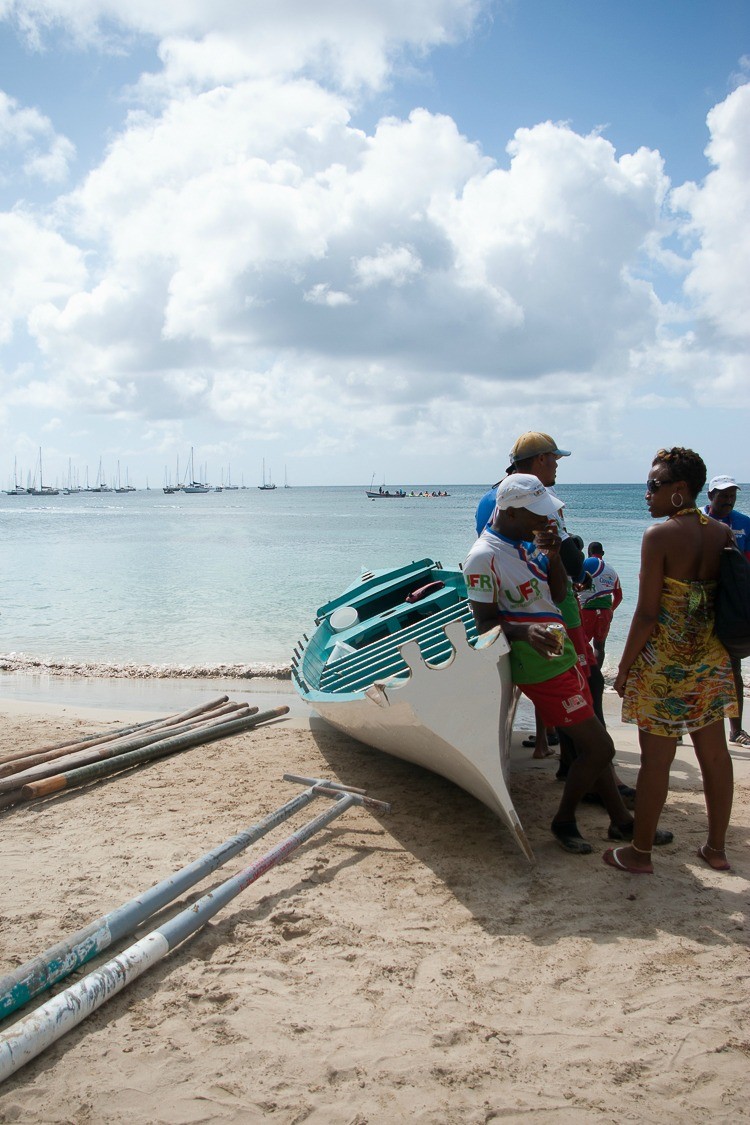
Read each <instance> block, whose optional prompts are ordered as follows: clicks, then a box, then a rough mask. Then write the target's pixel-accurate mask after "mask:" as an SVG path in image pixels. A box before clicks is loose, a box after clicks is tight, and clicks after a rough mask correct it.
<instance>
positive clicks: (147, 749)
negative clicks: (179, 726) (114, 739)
mask: <svg viewBox="0 0 750 1125" xmlns="http://www.w3.org/2000/svg"><path fill="white" fill-rule="evenodd" d="M288 710H289V708H288V707H274V708H273V710H271V711H261V712H260V714H258V715H248V716H247V717H246V718H243V719H229V720H228V721H227V722H225V723H221V724H219V725H217V726H203V727H201V729H200V730H197V731H188V732H187V733H185V734H180V735H177V736H176V737H174V738H167V739H163V740H162V741H160V742H156V743H154V744H153V745H150V746H144V747H142V748H141V749H140V750H133V751H132V752H131V753H129V754H118V755H116V756H115V757H114V758H113V759H109V758H108V759H105V760H104V761H98V762H92V763H90V764H88V765H85V766H82V767H81V768H80V769H73V770H68V771H67V772H66V773H60V774H56V775H54V776H52V777H46V778H43V779H42V780H41V781H31V782H29V783H28V784H26V785H23V786H22V787H21V795H22V797H23V799H24V800H26V801H31V800H33V799H34V798H35V797H45V796H47V795H48V794H49V793H58V792H59V791H60V790H61V789H72V788H73V787H74V786H76V785H83V784H84V783H85V782H87V781H97V780H98V779H99V778H101V777H109V776H110V775H111V774H113V773H119V772H120V770H125V769H128V767H129V766H138V765H141V764H142V763H143V762H150V761H153V760H154V759H155V758H164V757H166V756H168V755H169V754H176V753H178V752H179V751H180V750H190V749H191V748H192V747H193V746H201V745H202V744H203V743H205V742H214V741H215V740H216V739H218V738H229V737H230V736H231V735H233V734H239V733H241V732H242V731H245V730H250V729H251V728H252V727H255V726H257V725H258V724H259V723H265V722H268V721H269V720H270V719H278V718H280V717H281V716H282V715H285V714H286V713H287V712H288Z"/></svg>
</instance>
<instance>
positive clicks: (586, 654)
mask: <svg viewBox="0 0 750 1125" xmlns="http://www.w3.org/2000/svg"><path fill="white" fill-rule="evenodd" d="M566 630H567V633H568V636H569V637H570V639H571V641H572V642H573V648H574V649H575V650H576V656H577V657H578V667H579V668H580V669H581V671H582V672H583V674H584V676H588V674H589V665H590V664H596V657H595V656H594V653H593V650H592V648H591V645H590V644H589V642H588V639H587V637H586V632H585V630H584V628H583V625H567V626H566Z"/></svg>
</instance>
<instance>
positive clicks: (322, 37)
mask: <svg viewBox="0 0 750 1125" xmlns="http://www.w3.org/2000/svg"><path fill="white" fill-rule="evenodd" d="M485 7H487V3H486V0H377V3H373V2H366V3H352V2H351V0H316V2H315V3H314V4H313V3H310V0H273V2H272V3H259V2H258V0H254V2H248V0H159V2H158V3H154V2H153V0H2V2H1V3H0V17H2V16H4V17H5V18H6V19H8V18H12V19H14V20H15V21H16V23H17V25H18V26H19V27H20V28H21V30H22V32H23V33H24V34H25V36H26V37H27V39H28V40H29V42H30V43H32V44H33V45H35V46H41V45H42V44H43V43H44V41H45V37H46V36H47V34H48V33H49V31H50V30H51V29H54V28H57V27H62V28H63V29H64V30H65V31H67V32H68V33H69V34H70V35H72V36H73V37H74V38H75V39H76V40H77V41H78V42H81V43H85V44H94V45H96V46H98V47H100V48H108V49H118V37H119V38H120V39H123V38H125V39H126V37H127V35H128V34H129V33H138V34H142V35H149V36H152V37H153V38H155V39H158V40H159V41H160V54H161V57H162V59H163V61H164V65H165V77H166V80H167V83H176V84H181V83H187V84H193V83H196V82H197V83H199V84H201V85H203V86H204V87H211V86H213V85H216V84H218V83H233V82H237V81H238V80H241V79H243V78H246V77H248V76H250V75H252V76H256V77H257V76H260V75H265V76H271V75H289V74H294V73H298V72H299V71H301V70H303V69H306V70H308V71H310V72H311V73H314V74H318V75H320V74H325V75H326V76H327V78H328V79H329V80H330V79H332V80H334V81H336V82H337V83H338V84H339V85H341V86H342V87H343V88H347V89H352V88H357V87H359V86H362V85H365V86H370V87H373V88H375V87H377V86H379V85H381V84H382V82H383V81H384V80H385V78H386V76H387V74H388V70H389V64H390V62H391V61H392V60H393V59H394V57H397V56H398V55H399V53H400V52H401V51H402V50H404V48H409V49H410V50H412V51H416V52H418V53H421V52H425V51H427V50H428V49H430V48H432V47H435V46H437V45H439V44H443V43H449V42H452V41H454V40H455V39H457V38H458V37H462V36H464V35H465V34H466V33H467V32H468V30H469V29H470V27H471V25H472V23H473V22H474V20H475V19H476V17H477V15H478V13H479V12H480V11H481V10H482V9H483V8H485ZM119 47H120V49H122V47H123V45H122V44H121V43H120V44H119Z"/></svg>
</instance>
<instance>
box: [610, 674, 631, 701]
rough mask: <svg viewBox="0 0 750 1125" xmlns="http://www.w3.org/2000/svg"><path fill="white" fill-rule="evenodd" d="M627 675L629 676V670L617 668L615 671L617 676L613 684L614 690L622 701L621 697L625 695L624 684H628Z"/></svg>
mask: <svg viewBox="0 0 750 1125" xmlns="http://www.w3.org/2000/svg"><path fill="white" fill-rule="evenodd" d="M629 674H630V669H629V668H625V669H623V668H618V669H617V675H616V676H615V682H614V689H615V691H616V692H617V694H618V695H619V697H620V699H622V697H623V696H624V694H625V684H626V683H627V682H628V676H629Z"/></svg>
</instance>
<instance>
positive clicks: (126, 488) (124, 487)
mask: <svg viewBox="0 0 750 1125" xmlns="http://www.w3.org/2000/svg"><path fill="white" fill-rule="evenodd" d="M115 492H135V486H134V485H132V484H131V483H130V481H129V479H128V470H127V469H126V470H125V484H120V462H119V461H118V462H117V488H116V489H115Z"/></svg>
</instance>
